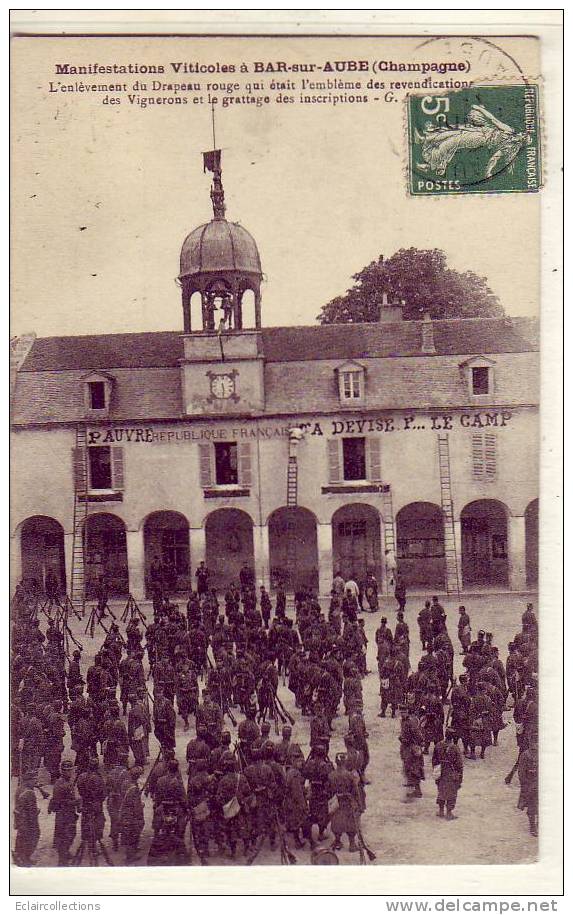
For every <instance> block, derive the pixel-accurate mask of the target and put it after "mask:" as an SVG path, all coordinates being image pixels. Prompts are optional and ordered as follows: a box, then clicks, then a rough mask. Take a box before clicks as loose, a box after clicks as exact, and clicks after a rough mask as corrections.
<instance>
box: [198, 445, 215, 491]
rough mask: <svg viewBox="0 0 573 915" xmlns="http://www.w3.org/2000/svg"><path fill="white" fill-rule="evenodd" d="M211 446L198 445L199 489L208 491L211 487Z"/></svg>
mask: <svg viewBox="0 0 573 915" xmlns="http://www.w3.org/2000/svg"><path fill="white" fill-rule="evenodd" d="M212 456H213V446H212V445H208V444H201V445H199V482H200V484H201V489H208V487H209V486H212V485H213V464H212Z"/></svg>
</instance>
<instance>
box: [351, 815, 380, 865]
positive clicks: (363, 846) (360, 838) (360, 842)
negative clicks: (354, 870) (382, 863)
mask: <svg viewBox="0 0 573 915" xmlns="http://www.w3.org/2000/svg"><path fill="white" fill-rule="evenodd" d="M352 812H353V815H354V826H355V829H356V836H357V838H358V848H359V849H360V863H361V864H364V863H365V861H364V852H366V854H367V855H368V860H369V861H375V860H376V855H375V854H374V852H373V851H372V849H371V848H370V847H369V846H368V845H367V844H366V841H365V839H364V836H363V834H362V829H361V827H360V819H359V817H358V814H357V812H356V807H355V805H354V802H352Z"/></svg>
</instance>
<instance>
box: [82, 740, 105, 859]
mask: <svg viewBox="0 0 573 915" xmlns="http://www.w3.org/2000/svg"><path fill="white" fill-rule="evenodd" d="M76 784H77V787H78V793H79V795H80V798H81V802H82V821H81V838H82V842H90V843H91V842H92V841H93V842H94V844H95V842H98V841H99V842H101V840H102V838H103V830H104V826H105V817H104V813H103V802H104V801H105V798H106V788H105V782H104V779H103V776H102V774H101V772H100V771H99V762H98V760H97V758H96V757H94V758H92V759H90V761H89V763H88V771H87V772H82V773H81V774H80V775H78V779H77V782H76Z"/></svg>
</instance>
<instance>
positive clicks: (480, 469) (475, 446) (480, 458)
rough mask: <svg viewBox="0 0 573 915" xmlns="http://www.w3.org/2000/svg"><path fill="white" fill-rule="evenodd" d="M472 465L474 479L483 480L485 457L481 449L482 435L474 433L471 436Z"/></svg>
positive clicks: (482, 448)
mask: <svg viewBox="0 0 573 915" xmlns="http://www.w3.org/2000/svg"><path fill="white" fill-rule="evenodd" d="M472 464H473V474H474V479H476V480H483V478H484V470H485V456H484V447H483V433H481V432H474V433H473V435H472Z"/></svg>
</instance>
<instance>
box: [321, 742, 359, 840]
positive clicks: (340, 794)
mask: <svg viewBox="0 0 573 915" xmlns="http://www.w3.org/2000/svg"><path fill="white" fill-rule="evenodd" d="M328 788H329V794H330V796H331V797H332V796H334V795H336V799H337V802H338V806H337V808H336V810H335V811H334V813H333V814H332V817H331V820H330V828H331V829H332V831H333V833H334V842H333V843H332V848H334V849H337V850H338V849H341V848H342V836H343V834H344V833H346V835H347V836H348V842H349V845H348V850H349V851H358V846H357V844H356V834H357V833H358V832H359V831H360V814H361V813H362V803H361V797H360V788H359V781H358V776H357V774H356V773H355V772H353V771H351V770H350V769H348V768H347V766H346V754H345V753H337V754H336V769H335V771H334V772H331V773H330V775H329V778H328Z"/></svg>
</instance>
